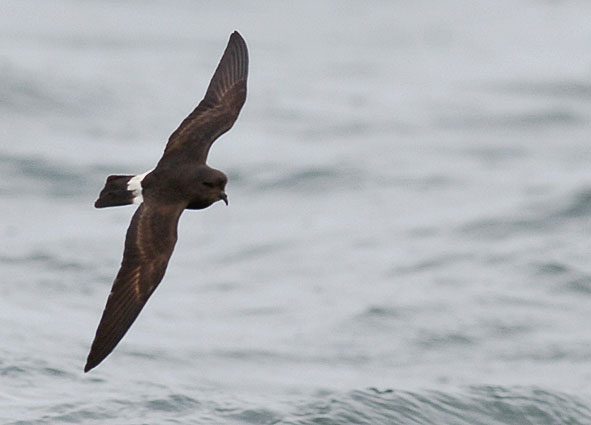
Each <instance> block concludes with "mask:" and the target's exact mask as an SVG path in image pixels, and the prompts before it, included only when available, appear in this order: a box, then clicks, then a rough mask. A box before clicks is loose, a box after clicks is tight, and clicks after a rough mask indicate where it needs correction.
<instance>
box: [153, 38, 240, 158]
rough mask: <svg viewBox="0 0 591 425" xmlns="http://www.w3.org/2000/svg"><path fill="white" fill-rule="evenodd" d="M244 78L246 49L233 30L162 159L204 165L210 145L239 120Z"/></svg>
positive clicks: (169, 140) (172, 136)
mask: <svg viewBox="0 0 591 425" xmlns="http://www.w3.org/2000/svg"><path fill="white" fill-rule="evenodd" d="M247 77H248V49H247V47H246V43H245V42H244V39H243V38H242V36H241V35H240V34H239V33H238V32H237V31H234V33H232V35H231V36H230V40H229V41H228V45H227V46H226V50H225V51H224V54H223V56H222V59H221V60H220V63H219V64H218V67H217V68H216V70H215V73H214V74H213V77H212V78H211V82H210V83H209V87H208V88H207V91H206V93H205V97H204V98H203V100H202V101H201V102H200V103H199V105H197V108H195V110H194V111H193V112H191V114H190V115H189V116H188V117H187V118H185V120H184V121H183V122H182V123H181V125H180V126H179V128H177V129H176V130H175V132H174V133H172V135H171V136H170V138H169V139H168V143H167V145H166V149H165V150H164V155H163V157H162V160H164V161H165V160H166V159H167V157H170V156H171V155H174V154H175V153H179V154H182V155H183V156H185V157H191V158H193V159H194V160H195V161H197V162H199V163H202V164H204V163H205V161H206V159H207V154H208V152H209V148H210V147H211V145H212V144H213V142H214V141H215V140H216V139H217V138H218V137H219V136H221V135H222V134H224V133H225V132H226V131H228V130H229V129H230V128H231V127H232V125H234V122H235V121H236V118H238V114H239V113H240V109H242V105H244V101H245V100H246V80H247ZM162 160H161V161H162Z"/></svg>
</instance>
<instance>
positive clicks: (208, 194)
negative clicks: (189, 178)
mask: <svg viewBox="0 0 591 425" xmlns="http://www.w3.org/2000/svg"><path fill="white" fill-rule="evenodd" d="M227 182H228V178H227V177H226V175H225V174H224V173H222V172H221V171H219V170H214V169H213V168H210V167H208V166H203V167H199V169H198V170H197V173H196V175H195V179H194V183H193V185H192V192H193V195H192V198H193V199H192V200H191V203H190V204H189V207H188V208H189V209H201V208H207V207H208V206H210V205H211V204H213V203H214V202H217V201H224V203H225V204H226V205H228V196H227V195H226V183H227Z"/></svg>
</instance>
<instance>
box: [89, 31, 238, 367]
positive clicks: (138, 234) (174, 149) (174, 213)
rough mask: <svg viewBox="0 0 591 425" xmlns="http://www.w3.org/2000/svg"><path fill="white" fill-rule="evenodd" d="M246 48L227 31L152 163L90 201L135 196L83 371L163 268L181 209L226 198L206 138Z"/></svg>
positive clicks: (112, 179)
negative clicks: (194, 99) (205, 79)
mask: <svg viewBox="0 0 591 425" xmlns="http://www.w3.org/2000/svg"><path fill="white" fill-rule="evenodd" d="M247 76H248V51H247V47H246V43H245V42H244V40H243V38H242V37H241V36H240V34H238V32H234V33H233V34H232V35H231V36H230V40H229V42H228V45H227V47H226V50H225V51H224V54H223V56H222V59H221V60H220V63H219V65H218V67H217V69H216V70H215V73H214V75H213V77H212V79H211V82H210V83H209V87H208V88H207V91H206V93H205V97H204V98H203V100H202V101H201V102H200V103H199V105H198V106H197V107H196V108H195V110H194V111H193V112H191V114H189V116H188V117H187V118H185V120H184V121H183V122H182V123H181V125H180V126H179V127H178V128H177V129H176V130H175V132H174V133H172V135H171V136H170V138H169V140H168V143H167V145H166V149H165V151H164V154H163V156H162V158H161V159H160V161H159V162H158V165H157V166H156V168H155V169H154V170H152V171H151V172H148V173H145V174H142V175H138V176H131V175H128V176H119V175H118V176H109V178H108V179H107V182H106V184H105V187H104V188H103V190H102V191H101V193H100V196H99V199H97V201H96V203H95V206H96V207H97V208H103V207H109V206H118V205H127V204H131V203H140V202H141V204H140V206H139V207H138V209H137V210H136V212H135V214H134V216H133V218H132V220H131V223H130V225H129V228H128V229H127V236H126V238H125V249H124V252H123V260H122V262H121V268H120V269H119V273H118V274H117V277H116V278H115V282H114V283H113V288H112V290H111V293H110V295H109V298H108V299H107V304H106V306H105V310H104V312H103V315H102V318H101V320H100V323H99V326H98V329H97V331H96V335H95V338H94V341H93V343H92V347H91V349H90V353H89V354H88V359H87V361H86V366H85V367H84V371H85V372H88V371H89V370H90V369H92V368H94V367H95V366H97V365H98V364H99V363H100V362H102V361H103V360H104V359H105V357H107V356H108V355H109V354H110V353H111V352H112V351H113V349H114V348H115V346H116V345H117V344H118V343H119V341H120V340H121V339H122V338H123V336H124V335H125V333H126V332H127V331H128V329H129V328H130V326H131V325H132V324H133V322H134V321H135V319H136V318H137V316H138V314H139V313H140V311H141V310H142V308H143V307H144V305H145V304H146V301H147V300H148V298H149V297H150V295H152V293H153V292H154V290H155V289H156V287H157V286H158V284H159V283H160V281H161V280H162V278H163V276H164V272H165V271H166V267H167V265H168V261H169V259H170V256H171V255H172V251H173V249H174V245H175V243H176V240H177V224H178V221H179V218H180V216H181V214H182V212H183V211H184V210H185V209H202V208H207V207H208V206H210V205H211V204H213V203H214V202H216V201H219V200H223V201H224V202H226V204H227V197H226V194H225V192H224V189H225V186H226V182H227V178H226V176H225V175H224V173H222V172H221V171H218V170H214V169H212V168H210V167H208V166H207V165H206V163H205V162H206V160H207V154H208V152H209V148H210V147H211V145H212V143H213V142H214V141H215V140H216V139H217V138H218V137H219V136H220V135H222V134H223V133H225V132H226V131H228V130H229V129H230V128H231V127H232V125H233V124H234V122H235V121H236V118H237V117H238V114H239V113H240V110H241V108H242V105H243V104H244V101H245V100H246V80H247Z"/></svg>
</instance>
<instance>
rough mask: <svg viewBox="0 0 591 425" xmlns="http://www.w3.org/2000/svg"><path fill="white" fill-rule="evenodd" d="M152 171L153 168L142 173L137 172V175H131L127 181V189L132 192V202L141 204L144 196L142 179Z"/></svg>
mask: <svg viewBox="0 0 591 425" xmlns="http://www.w3.org/2000/svg"><path fill="white" fill-rule="evenodd" d="M152 171H154V169H153V168H152V169H151V170H150V171H146V172H145V173H143V174H138V175H137V176H134V177H132V178H131V179H129V181H128V182H127V190H129V191H130V192H133V203H134V204H141V203H142V202H144V198H143V197H142V180H143V179H144V177H146V176H147V175H148V174H150V173H151V172H152Z"/></svg>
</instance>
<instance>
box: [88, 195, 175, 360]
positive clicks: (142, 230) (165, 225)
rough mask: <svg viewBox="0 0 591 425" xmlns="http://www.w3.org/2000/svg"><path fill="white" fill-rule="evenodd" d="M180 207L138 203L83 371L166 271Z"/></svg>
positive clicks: (108, 347) (101, 355)
mask: <svg viewBox="0 0 591 425" xmlns="http://www.w3.org/2000/svg"><path fill="white" fill-rule="evenodd" d="M182 211H183V207H180V206H179V207H176V206H166V207H161V206H154V207H151V206H149V205H147V204H146V203H142V204H141V205H140V206H139V207H138V209H137V211H136V212H135V214H134V216H133V218H132V219H131V223H130V225H129V228H128V229H127V236H126V238H125V249H124V252H123V261H122V262H121V268H120V269H119V273H118V274H117V277H116V278H115V282H114V283H113V288H112V289H111V293H110V294H109V298H108V299H107V305H106V306H105V310H104V312H103V316H102V318H101V321H100V323H99V326H98V329H97V331H96V335H95V337H94V341H93V343H92V347H91V348H90V353H89V354H88V358H87V360H86V366H85V367H84V372H88V371H89V370H90V369H92V368H93V367H95V366H97V365H98V364H99V363H100V362H102V361H103V360H104V359H105V357H107V356H108V355H109V354H110V353H111V351H113V349H114V348H115V347H116V346H117V344H118V343H119V341H121V338H123V336H124V335H125V333H126V332H127V331H128V330H129V328H130V327H131V325H132V324H133V322H134V321H135V319H136V318H137V316H138V314H139V313H140V311H141V310H142V308H143V307H144V305H145V304H146V301H148V298H150V295H152V293H153V292H154V290H155V289H156V287H157V286H158V284H159V283H160V281H161V280H162V277H163V276H164V272H165V271H166V266H167V265H168V261H169V259H170V256H171V255H172V251H173V249H174V245H175V243H176V240H177V224H178V220H179V217H180V215H181V213H182Z"/></svg>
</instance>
